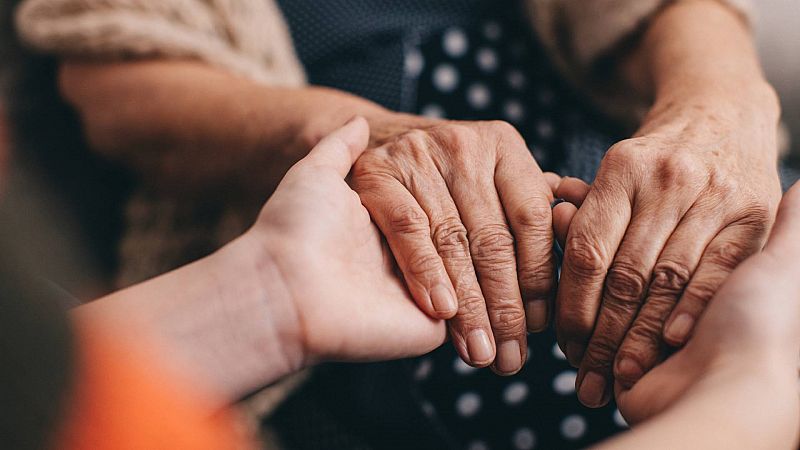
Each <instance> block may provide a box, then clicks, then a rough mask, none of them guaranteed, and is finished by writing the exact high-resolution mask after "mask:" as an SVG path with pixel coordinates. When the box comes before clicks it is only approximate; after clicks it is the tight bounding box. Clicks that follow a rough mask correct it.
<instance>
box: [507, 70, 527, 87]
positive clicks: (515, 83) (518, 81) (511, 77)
mask: <svg viewBox="0 0 800 450" xmlns="http://www.w3.org/2000/svg"><path fill="white" fill-rule="evenodd" d="M506 81H507V82H508V85H509V86H511V87H512V88H513V89H516V90H518V91H519V90H521V89H523V88H524V87H525V85H526V84H528V78H527V77H526V76H525V74H524V73H522V72H521V71H519V70H510V71H509V72H508V73H507V74H506Z"/></svg>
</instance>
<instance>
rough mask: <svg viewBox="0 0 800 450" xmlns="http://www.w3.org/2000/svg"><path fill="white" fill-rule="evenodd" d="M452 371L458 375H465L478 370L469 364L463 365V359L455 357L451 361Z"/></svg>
mask: <svg viewBox="0 0 800 450" xmlns="http://www.w3.org/2000/svg"><path fill="white" fill-rule="evenodd" d="M453 370H455V371H456V373H457V374H459V375H467V374H470V373H473V372H475V371H476V370H478V369H476V368H474V367H472V366H470V365H469V364H467V363H465V362H464V360H463V359H461V358H459V357H458V356H456V357H455V359H454V360H453Z"/></svg>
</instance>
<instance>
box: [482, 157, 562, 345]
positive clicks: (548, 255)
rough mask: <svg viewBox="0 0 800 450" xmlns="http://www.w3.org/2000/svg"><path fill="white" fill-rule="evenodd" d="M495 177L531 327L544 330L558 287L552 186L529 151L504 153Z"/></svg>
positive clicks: (531, 329)
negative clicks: (554, 249) (554, 253)
mask: <svg viewBox="0 0 800 450" xmlns="http://www.w3.org/2000/svg"><path fill="white" fill-rule="evenodd" d="M494 178H495V180H494V182H495V186H496V188H497V193H498V195H499V196H500V201H501V202H502V204H503V210H504V211H505V214H506V218H507V220H508V222H509V224H510V225H511V231H512V233H513V235H514V239H515V241H516V255H517V278H518V280H519V285H520V292H521V294H522V301H523V303H524V305H525V320H526V323H527V327H528V331H532V332H538V331H542V330H543V329H544V328H545V327H546V326H547V322H548V318H549V315H550V310H552V306H550V305H551V304H552V298H553V290H554V287H555V259H554V256H553V219H552V211H551V208H550V204H551V203H552V201H553V195H552V189H551V187H550V185H549V184H548V181H547V179H546V178H545V177H544V176H543V175H542V171H541V169H539V166H538V165H537V164H536V162H535V161H534V159H533V156H531V155H530V153H529V152H527V151H524V152H513V151H512V152H508V153H506V154H504V156H503V157H502V158H500V160H499V161H498V163H497V167H496V170H495V176H494Z"/></svg>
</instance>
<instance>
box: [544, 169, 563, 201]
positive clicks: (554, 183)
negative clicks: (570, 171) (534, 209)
mask: <svg viewBox="0 0 800 450" xmlns="http://www.w3.org/2000/svg"><path fill="white" fill-rule="evenodd" d="M542 176H543V177H544V180H545V181H546V182H547V185H548V186H550V190H551V191H553V196H556V191H558V186H559V185H560V184H561V177H560V176H559V175H558V174H556V173H554V172H545V173H544V174H542Z"/></svg>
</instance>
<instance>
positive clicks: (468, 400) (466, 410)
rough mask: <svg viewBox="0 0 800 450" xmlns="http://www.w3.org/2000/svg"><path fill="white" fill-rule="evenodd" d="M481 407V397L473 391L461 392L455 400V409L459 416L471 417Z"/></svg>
mask: <svg viewBox="0 0 800 450" xmlns="http://www.w3.org/2000/svg"><path fill="white" fill-rule="evenodd" d="M480 409H481V398H480V396H478V394H476V393H474V392H467V393H466V394H461V397H458V400H456V411H457V412H458V415H460V416H461V417H472V416H474V415H475V414H477V413H478V411H479V410H480Z"/></svg>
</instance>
